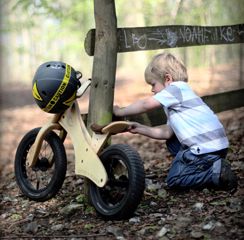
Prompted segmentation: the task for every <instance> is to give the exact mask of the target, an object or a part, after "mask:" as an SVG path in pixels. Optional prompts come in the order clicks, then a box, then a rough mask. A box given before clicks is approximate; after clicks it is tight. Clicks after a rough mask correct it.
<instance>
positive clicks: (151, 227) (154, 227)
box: [147, 226, 158, 229]
mask: <svg viewBox="0 0 244 240" xmlns="http://www.w3.org/2000/svg"><path fill="white" fill-rule="evenodd" d="M157 228H158V227H157V226H148V227H147V229H157Z"/></svg>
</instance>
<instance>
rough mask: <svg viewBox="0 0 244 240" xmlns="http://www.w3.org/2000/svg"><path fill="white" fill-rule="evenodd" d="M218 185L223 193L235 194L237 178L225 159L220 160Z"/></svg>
mask: <svg viewBox="0 0 244 240" xmlns="http://www.w3.org/2000/svg"><path fill="white" fill-rule="evenodd" d="M219 185H220V187H221V188H222V189H223V190H225V191H230V192H235V191H236V189H237V177H236V175H235V174H234V173H233V172H232V171H231V168H230V165H229V164H228V163H227V162H226V160H225V159H221V173H220V178H219Z"/></svg>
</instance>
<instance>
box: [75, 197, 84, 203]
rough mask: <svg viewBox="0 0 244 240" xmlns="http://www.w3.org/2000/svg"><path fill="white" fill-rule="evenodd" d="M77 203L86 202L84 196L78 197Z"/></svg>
mask: <svg viewBox="0 0 244 240" xmlns="http://www.w3.org/2000/svg"><path fill="white" fill-rule="evenodd" d="M76 200H77V202H84V195H79V196H78V197H76Z"/></svg>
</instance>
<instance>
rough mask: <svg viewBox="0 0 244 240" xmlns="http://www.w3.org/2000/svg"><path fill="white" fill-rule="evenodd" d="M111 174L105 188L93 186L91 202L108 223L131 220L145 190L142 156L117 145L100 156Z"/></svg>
mask: <svg viewBox="0 0 244 240" xmlns="http://www.w3.org/2000/svg"><path fill="white" fill-rule="evenodd" d="M100 159H101V161H102V162H103V165H104V167H105V169H106V171H107V174H108V182H107V184H106V186H105V187H103V188H99V187H98V186H97V185H95V184H94V183H93V182H91V183H90V194H91V200H92V202H93V205H94V207H95V209H96V211H97V212H98V213H99V214H100V215H101V216H102V217H103V218H105V219H111V220H122V219H128V218H129V217H130V216H132V214H133V213H134V211H135V210H136V208H137V207H138V205H139V203H140V201H141V198H142V196H143V192H144V188H145V172H144V166H143V164H142V160H141V158H140V156H139V154H138V153H137V152H136V151H135V150H134V149H133V148H132V147H130V146H128V145H125V144H116V145H112V146H110V147H108V148H107V149H106V150H105V151H104V152H103V153H102V154H101V156H100Z"/></svg>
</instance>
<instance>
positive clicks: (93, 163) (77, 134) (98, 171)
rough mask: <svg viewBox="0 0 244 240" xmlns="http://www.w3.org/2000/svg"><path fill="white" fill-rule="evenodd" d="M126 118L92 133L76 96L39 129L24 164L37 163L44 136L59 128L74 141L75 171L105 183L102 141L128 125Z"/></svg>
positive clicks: (63, 134)
mask: <svg viewBox="0 0 244 240" xmlns="http://www.w3.org/2000/svg"><path fill="white" fill-rule="evenodd" d="M90 84H91V80H87V81H86V82H85V83H83V85H82V86H81V87H80V88H79V89H78V90H77V93H76V97H77V98H79V97H81V96H82V95H83V94H84V92H85V91H86V89H87V88H88V87H89V86H90ZM131 125H132V123H129V122H124V121H120V122H113V123H111V124H109V125H108V126H107V127H105V128H104V129H103V131H102V132H103V134H96V133H95V132H93V135H92V137H91V136H90V134H89V133H88V131H87V128H86V126H85V124H84V122H83V119H82V118H81V113H80V110H79V106H78V103H77V101H76V100H74V102H73V104H72V105H71V107H70V108H68V109H67V110H66V111H65V112H64V113H59V114H55V115H54V116H53V119H52V120H51V121H49V122H47V123H46V124H45V125H44V126H43V127H42V128H41V129H40V131H39V133H38V135H37V137H36V139H35V142H34V144H33V146H32V151H31V153H30V155H29V158H28V159H27V166H28V167H34V166H35V165H36V162H37V159H38V155H39V153H40V150H41V145H42V142H43V140H44V138H45V136H46V135H47V134H48V132H50V131H51V130H59V131H60V134H59V137H60V138H61V139H62V140H64V139H65V137H66V134H67V133H68V134H69V135H70V137H71V140H72V142H73V145H74V152H75V173H76V174H79V175H82V176H84V177H87V178H89V179H90V180H92V181H93V182H94V183H95V184H96V185H97V186H98V187H104V186H105V185H106V183H107V181H108V176H107V172H106V170H105V168H104V166H103V164H102V162H101V160H100V159H99V157H98V156H99V154H100V153H101V151H102V149H103V147H104V145H105V143H106V142H107V140H108V138H109V137H110V136H111V134H112V133H119V132H121V131H123V130H124V129H126V128H127V127H129V126H131ZM48 161H49V164H50V165H52V164H53V154H51V155H50V156H49V157H48Z"/></svg>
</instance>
